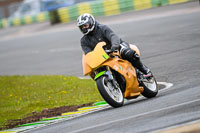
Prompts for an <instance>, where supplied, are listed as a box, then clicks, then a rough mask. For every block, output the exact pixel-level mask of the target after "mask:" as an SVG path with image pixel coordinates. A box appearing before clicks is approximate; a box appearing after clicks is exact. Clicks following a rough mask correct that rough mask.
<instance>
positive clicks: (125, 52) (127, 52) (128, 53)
mask: <svg viewBox="0 0 200 133" xmlns="http://www.w3.org/2000/svg"><path fill="white" fill-rule="evenodd" d="M120 54H121V56H122V58H123V59H126V60H128V61H129V62H131V64H132V65H133V66H134V67H136V68H137V69H138V70H139V71H141V72H142V73H143V77H144V78H148V77H152V73H151V71H150V69H149V68H147V67H146V66H145V65H143V63H142V62H141V60H140V57H139V55H138V54H137V53H136V52H135V51H134V50H132V49H131V48H129V47H125V46H124V45H121V48H120Z"/></svg>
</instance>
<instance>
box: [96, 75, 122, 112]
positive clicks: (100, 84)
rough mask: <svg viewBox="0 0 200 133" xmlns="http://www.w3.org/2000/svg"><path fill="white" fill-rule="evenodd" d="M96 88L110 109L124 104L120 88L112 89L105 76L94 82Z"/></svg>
mask: <svg viewBox="0 0 200 133" xmlns="http://www.w3.org/2000/svg"><path fill="white" fill-rule="evenodd" d="M96 83H97V88H98V90H99V92H100V94H101V96H102V97H103V99H104V100H105V101H106V102H107V103H108V104H110V105H111V106H112V107H114V108H117V107H121V106H123V104H124V96H123V93H122V91H121V89H120V88H114V86H113V84H112V82H111V81H109V80H108V77H107V76H101V77H100V78H98V79H97V80H96Z"/></svg>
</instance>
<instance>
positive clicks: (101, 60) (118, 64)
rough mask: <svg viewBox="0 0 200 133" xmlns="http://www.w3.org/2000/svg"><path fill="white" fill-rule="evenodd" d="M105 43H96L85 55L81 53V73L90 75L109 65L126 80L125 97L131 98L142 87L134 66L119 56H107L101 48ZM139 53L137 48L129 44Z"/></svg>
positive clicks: (141, 89)
mask: <svg viewBox="0 0 200 133" xmlns="http://www.w3.org/2000/svg"><path fill="white" fill-rule="evenodd" d="M104 45H106V43H105V42H101V43H98V44H97V46H96V47H95V49H94V50H93V51H91V52H89V53H88V54H87V55H83V73H84V75H91V73H92V72H93V71H94V70H95V69H96V68H98V67H100V66H109V67H110V68H112V69H113V70H115V71H117V72H119V73H120V74H121V75H122V76H123V77H124V78H125V80H126V91H125V93H124V97H125V98H132V97H135V96H138V95H140V93H141V92H143V90H144V88H143V87H139V83H138V81H137V76H136V72H135V69H134V67H133V66H132V65H131V63H129V62H128V61H126V60H122V59H120V58H109V56H108V55H107V53H106V52H105V51H104V49H103V48H102V47H103V46H104ZM131 48H133V49H134V50H135V51H136V52H137V53H138V54H139V55H140V53H139V50H138V48H137V47H136V46H135V45H133V47H132V46H131Z"/></svg>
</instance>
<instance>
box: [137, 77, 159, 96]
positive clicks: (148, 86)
mask: <svg viewBox="0 0 200 133" xmlns="http://www.w3.org/2000/svg"><path fill="white" fill-rule="evenodd" d="M141 85H142V86H143V87H144V92H142V95H143V96H144V97H146V98H152V97H155V96H156V95H157V94H158V85H157V82H156V79H155V77H152V78H151V80H150V81H148V80H147V81H141Z"/></svg>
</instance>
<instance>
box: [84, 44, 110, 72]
mask: <svg viewBox="0 0 200 133" xmlns="http://www.w3.org/2000/svg"><path fill="white" fill-rule="evenodd" d="M104 45H106V43H105V42H100V43H98V44H97V45H96V47H95V48H94V50H93V51H91V52H89V53H88V54H87V55H83V58H82V63H83V74H84V75H88V74H90V73H91V72H92V71H93V70H94V69H95V68H97V67H98V66H100V65H101V64H102V63H103V62H105V61H106V60H107V59H108V55H107V53H106V52H105V51H104V49H103V48H102V47H103V46H104Z"/></svg>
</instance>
